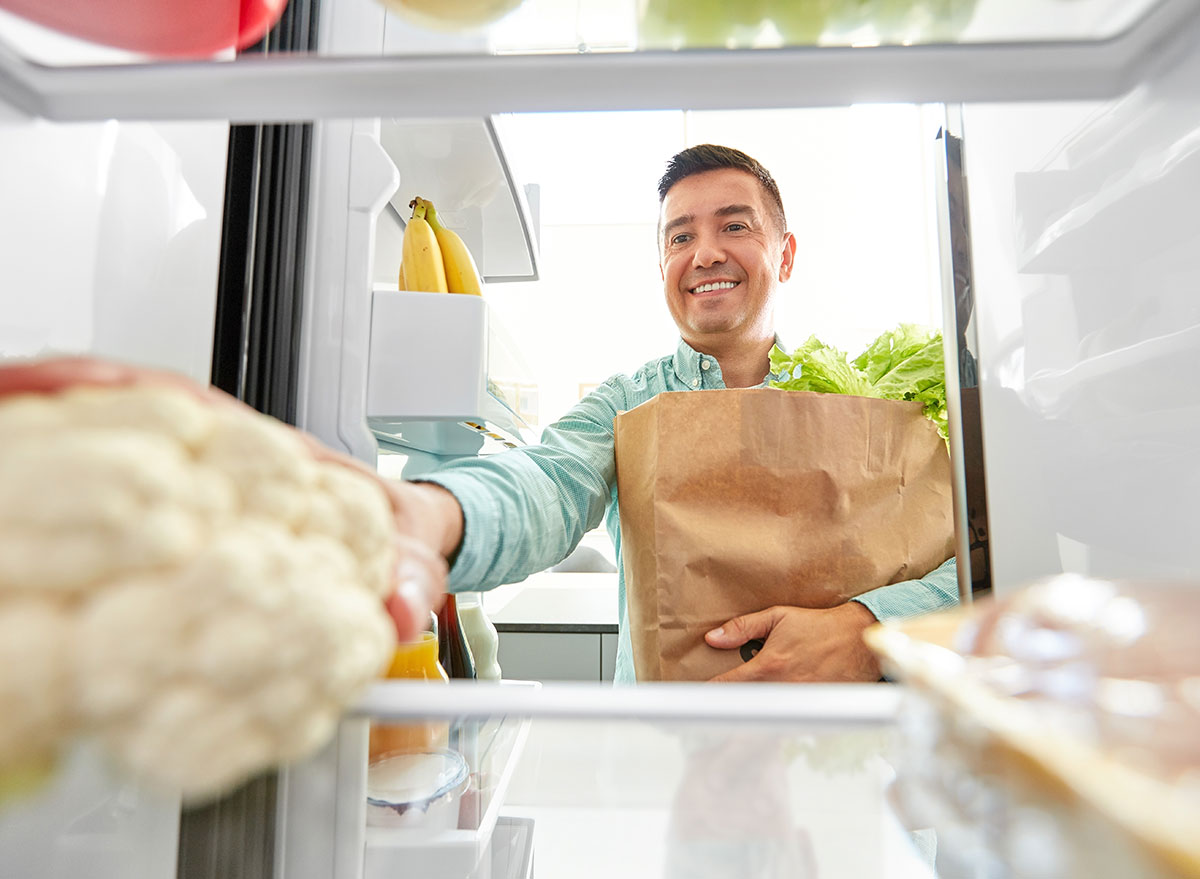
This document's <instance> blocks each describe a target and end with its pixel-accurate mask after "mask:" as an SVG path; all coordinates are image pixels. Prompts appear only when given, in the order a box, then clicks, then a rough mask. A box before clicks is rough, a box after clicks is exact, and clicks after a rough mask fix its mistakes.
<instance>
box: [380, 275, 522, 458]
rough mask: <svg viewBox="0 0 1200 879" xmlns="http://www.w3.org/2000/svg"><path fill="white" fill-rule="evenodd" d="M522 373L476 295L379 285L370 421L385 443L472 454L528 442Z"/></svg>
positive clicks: (511, 347)
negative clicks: (407, 289)
mask: <svg viewBox="0 0 1200 879" xmlns="http://www.w3.org/2000/svg"><path fill="white" fill-rule="evenodd" d="M527 375H528V369H527V368H526V367H525V365H524V364H523V363H521V362H520V360H519V357H518V356H517V355H516V354H515V352H514V346H513V345H512V343H511V342H509V341H508V340H507V336H506V334H505V331H504V330H503V328H502V327H501V326H500V325H499V324H498V323H497V322H496V321H495V320H494V319H492V317H491V316H490V314H489V311H488V307H487V302H486V301H485V300H484V299H483V298H482V297H479V296H452V295H449V294H444V293H413V292H408V291H402V290H376V291H375V294H374V301H373V307H372V312H371V341H370V355H369V358H368V367H367V423H368V424H369V425H370V427H371V430H372V431H373V432H374V433H375V435H376V437H377V438H378V439H379V441H380V442H381V443H382V444H383V445H385V446H400V447H403V448H412V449H418V450H420V451H424V452H431V453H433V454H436V455H477V454H484V453H487V452H489V451H499V450H502V449H504V448H512V447H513V446H517V445H523V444H525V443H528V442H530V441H532V439H533V432H532V430H531V429H530V427H529V425H528V423H527V421H526V420H525V418H524V417H523V414H522V412H521V411H520V409H521V407H523V406H529V405H531V404H530V403H529V400H531V399H533V398H534V395H533V394H532V393H529V391H530V390H531V389H532V388H533V384H532V382H531V381H529V380H527V378H526V376H527ZM529 414H530V415H531V416H533V417H535V416H536V412H531V413H529Z"/></svg>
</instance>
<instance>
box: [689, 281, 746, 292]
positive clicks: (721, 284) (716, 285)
mask: <svg viewBox="0 0 1200 879" xmlns="http://www.w3.org/2000/svg"><path fill="white" fill-rule="evenodd" d="M736 286H737V281H712V282H710V283H707V284H701V285H700V286H699V287H693V288H692V289H691V290H690V291H689V292H691V293H715V292H718V291H720V290H732V289H733V288H734V287H736Z"/></svg>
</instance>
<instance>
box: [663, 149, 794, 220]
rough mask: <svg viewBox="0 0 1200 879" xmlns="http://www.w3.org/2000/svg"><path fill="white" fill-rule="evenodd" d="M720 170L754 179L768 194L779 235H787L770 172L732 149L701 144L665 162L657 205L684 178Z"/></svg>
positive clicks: (757, 162) (777, 186) (776, 189)
mask: <svg viewBox="0 0 1200 879" xmlns="http://www.w3.org/2000/svg"><path fill="white" fill-rule="evenodd" d="M722 168H734V169H735V170H738V171H745V172H746V173H747V174H749V175H751V176H752V177H754V179H756V180H757V181H758V183H759V185H760V186H761V187H762V188H763V192H765V193H766V194H767V201H768V204H769V206H770V207H771V208H772V215H773V216H772V219H774V220H775V222H776V224H777V225H778V226H779V231H780V233H781V234H782V233H783V232H786V231H787V218H786V217H785V216H784V213H783V198H782V197H781V196H780V195H779V184H777V183H776V182H775V178H774V177H772V176H771V172H770V171H768V170H767V169H766V168H764V167H763V166H762V163H761V162H759V161H758V160H757V159H754V158H751V157H750V156H748V155H746V154H745V153H743V152H742V151H741V150H735V149H734V148H733V147H726V146H717V145H716V144H711V143H702V144H700V145H699V146H694V147H688V148H687V149H686V150H683V151H682V152H679V153H676V154H675V155H674V156H672V157H671V160H670V161H669V162H667V170H666V173H665V174H663V175H662V178H661V179H659V181H658V203H659V204H660V205H661V204H662V202H663V199H665V198H666V197H667V193H668V192H669V191H670V190H671V187H672V186H674V185H675V184H676V183H678V182H679V181H680V180H682V179H684V178H685V177H691V176H692V175H693V174H703V173H704V172H705V171H719V170H721V169H722Z"/></svg>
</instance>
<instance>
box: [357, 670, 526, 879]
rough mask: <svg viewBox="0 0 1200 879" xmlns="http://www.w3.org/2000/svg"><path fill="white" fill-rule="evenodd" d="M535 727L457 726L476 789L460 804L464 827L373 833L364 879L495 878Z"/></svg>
mask: <svg viewBox="0 0 1200 879" xmlns="http://www.w3.org/2000/svg"><path fill="white" fill-rule="evenodd" d="M479 686H491V685H485V684H480V685H479ZM540 686H541V684H539V683H538V682H536V681H503V682H502V683H501V684H500V685H499V686H498V687H497V689H502V690H504V691H506V692H511V691H513V690H516V689H529V690H536V689H537V688H539V687H540ZM529 725H530V719H529V718H528V717H520V716H517V715H505V714H501V715H494V716H490V717H486V718H471V717H468V718H463V719H460V720H458V721H456V722H455V723H454V724H453V725H452V727H451V748H452V749H455V750H458V751H459V752H460V753H461V754H462V755H463V757H464V758H466V761H467V766H468V769H469V772H470V783H469V785H468V787H467V789H466V790H465V791H464V792H463V794H462V798H461V800H460V809H459V819H458V827H457V828H456V829H453V830H443V831H440V832H436V833H433V834H426V833H422V832H419V831H413V830H406V829H394V828H388V827H367V828H366V857H365V859H364V866H363V879H406V877H413V879H417V877H447V879H448V877H451V876H455V877H467V876H474V875H479V876H487V875H489V874H488V871H489V870H490V868H491V861H490V859H491V858H493V857H494V853H493V852H491V851H490V848H491V846H492V845H493V838H494V835H495V834H496V833H498V832H500V830H501V828H502V827H503V826H504V823H503V822H504V820H506V819H501V818H500V810H501V808H502V807H503V803H504V799H505V795H506V793H507V791H508V787H509V784H510V782H511V781H512V777H513V772H514V770H515V769H516V766H517V764H518V763H519V762H520V759H521V755H522V752H523V750H524V748H525V741H526V739H527V737H528V735H529ZM530 823H532V822H530ZM511 836H512V834H511V832H510V833H509V834H507V835H506V836H502V837H501V840H500V842H501V846H502V848H504V849H505V850H506V851H509V850H511V849H512V848H513V845H514V843H513V840H512V839H510V838H509V837H511ZM510 856H511V851H510ZM499 875H509V874H506V873H501V874H499ZM516 875H521V874H519V873H518V874H516Z"/></svg>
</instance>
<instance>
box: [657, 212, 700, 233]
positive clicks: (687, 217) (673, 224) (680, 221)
mask: <svg viewBox="0 0 1200 879" xmlns="http://www.w3.org/2000/svg"><path fill="white" fill-rule="evenodd" d="M695 219H696V217H695V215H694V214H684V215H683V216H682V217H676V218H675V219H673V220H671V221H670V222H669V223H667V225H665V226H663V230H662V234H663V238H670V237H671V230H672V229H678V228H679V227H680V226H686V225H687V224H688V223H691V222H692V221H693V220H695Z"/></svg>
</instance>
